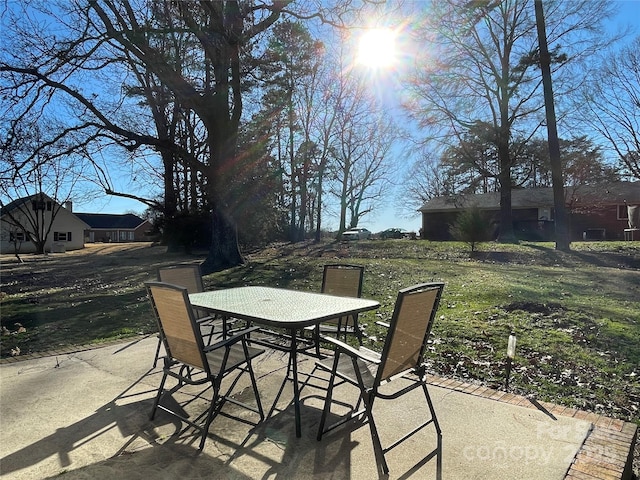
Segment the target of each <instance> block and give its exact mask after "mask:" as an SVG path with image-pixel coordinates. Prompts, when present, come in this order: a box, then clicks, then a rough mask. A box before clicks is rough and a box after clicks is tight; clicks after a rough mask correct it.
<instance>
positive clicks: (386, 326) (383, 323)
mask: <svg viewBox="0 0 640 480" xmlns="http://www.w3.org/2000/svg"><path fill="white" fill-rule="evenodd" d="M376 325H380V326H381V327H384V328H389V327H390V326H391V325H389V324H388V323H387V322H381V321H380V320H378V321H377V322H376Z"/></svg>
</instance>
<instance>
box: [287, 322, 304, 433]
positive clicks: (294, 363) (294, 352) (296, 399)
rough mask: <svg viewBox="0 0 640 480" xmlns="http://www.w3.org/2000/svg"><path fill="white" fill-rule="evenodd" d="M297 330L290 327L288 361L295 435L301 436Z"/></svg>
mask: <svg viewBox="0 0 640 480" xmlns="http://www.w3.org/2000/svg"><path fill="white" fill-rule="evenodd" d="M296 334H297V331H296V330H295V329H293V328H292V329H291V352H290V353H289V361H290V362H291V373H292V379H291V380H292V381H293V408H294V411H295V416H296V437H298V438H300V437H301V436H302V426H301V420H300V386H299V385H298V345H297V341H296Z"/></svg>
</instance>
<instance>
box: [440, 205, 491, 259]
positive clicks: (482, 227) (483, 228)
mask: <svg viewBox="0 0 640 480" xmlns="http://www.w3.org/2000/svg"><path fill="white" fill-rule="evenodd" d="M489 227H490V226H489V220H488V218H487V216H486V215H485V214H484V212H482V211H481V210H480V209H479V208H478V207H476V206H473V207H471V208H468V209H466V210H463V211H462V212H460V214H459V215H458V216H457V218H456V221H455V222H454V223H453V225H451V226H450V227H449V232H450V233H451V236H452V237H453V238H455V239H456V240H458V241H460V242H465V243H467V244H468V245H470V246H471V252H475V251H476V245H477V244H478V243H481V242H486V241H488V240H489V239H490V238H491V237H490V235H491V232H490V228H489Z"/></svg>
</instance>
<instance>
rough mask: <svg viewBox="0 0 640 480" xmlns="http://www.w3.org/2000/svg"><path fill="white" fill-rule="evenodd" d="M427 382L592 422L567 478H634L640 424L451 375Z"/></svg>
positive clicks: (588, 479)
mask: <svg viewBox="0 0 640 480" xmlns="http://www.w3.org/2000/svg"><path fill="white" fill-rule="evenodd" d="M427 381H428V383H429V384H431V385H434V386H436V387H441V388H447V389H449V390H455V391H457V392H462V393H467V394H469V395H474V396H477V397H481V398H486V399H489V400H496V401H498V402H504V403H509V404H511V405H517V406H519V407H526V408H532V409H535V410H545V411H546V412H547V413H549V414H551V415H559V416H563V417H573V418H576V419H579V420H586V421H587V422H591V424H592V425H593V428H592V429H591V431H590V432H589V433H588V434H587V438H586V439H585V441H584V443H583V444H582V446H581V447H580V450H578V453H576V456H575V457H574V459H573V462H572V463H571V466H570V467H569V470H568V471H567V474H566V476H565V480H631V478H632V471H631V469H632V462H633V450H634V446H635V444H636V441H637V439H638V427H637V426H636V425H635V424H634V423H631V422H625V421H624V420H619V419H615V418H611V417H606V416H604V415H598V414H595V413H591V412H586V411H584V410H576V409H575V408H569V407H563V406H561V405H556V404H553V403H549V402H538V401H535V400H534V401H532V400H531V399H529V398H527V397H525V396H522V395H515V394H513V393H509V392H503V391H500V390H495V389H493V388H489V387H485V386H482V385H475V384H472V383H466V382H461V381H459V380H454V379H450V378H442V377H438V376H432V375H429V376H428V378H427Z"/></svg>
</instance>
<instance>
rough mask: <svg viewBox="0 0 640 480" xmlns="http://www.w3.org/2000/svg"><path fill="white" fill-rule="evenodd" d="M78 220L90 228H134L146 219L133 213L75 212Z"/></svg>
mask: <svg viewBox="0 0 640 480" xmlns="http://www.w3.org/2000/svg"><path fill="white" fill-rule="evenodd" d="M74 215H75V216H77V217H78V218H79V219H80V220H82V221H84V222H85V223H86V224H87V225H89V226H90V227H91V228H92V229H120V230H122V229H127V230H135V229H136V228H138V227H139V226H140V225H142V224H143V223H144V222H145V221H146V220H143V219H141V218H140V217H138V216H137V215H134V214H133V213H125V214H111V213H75V212H74Z"/></svg>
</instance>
